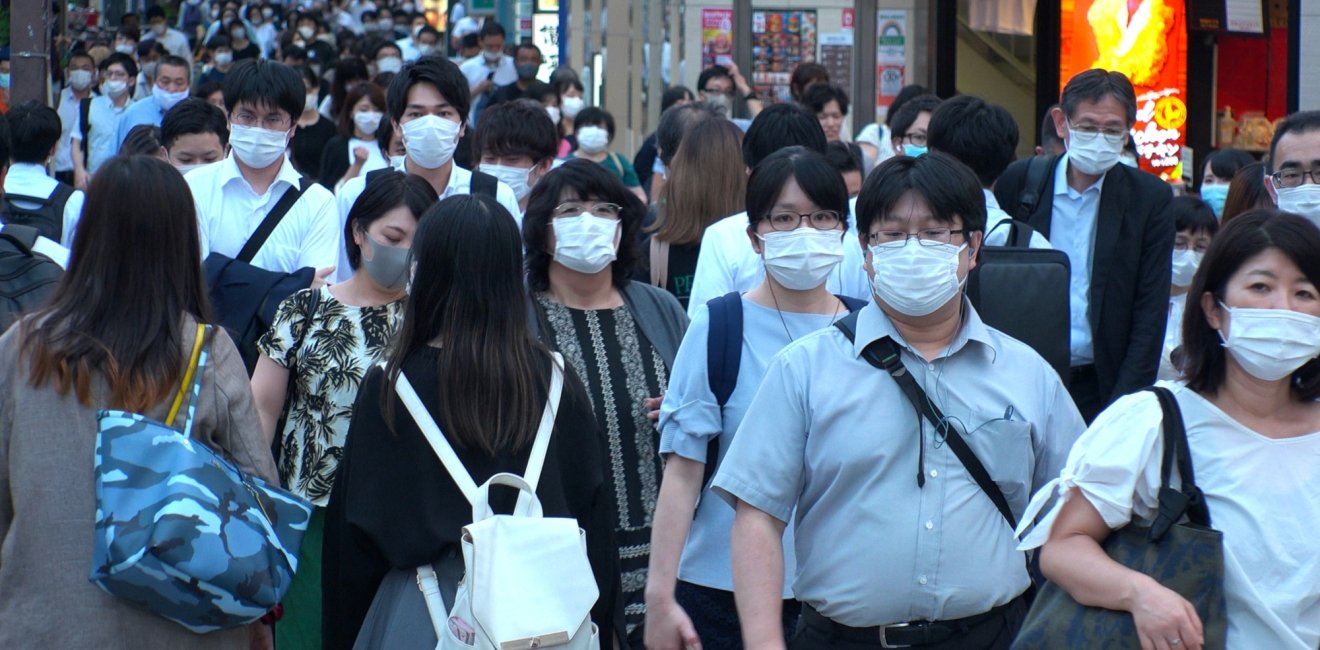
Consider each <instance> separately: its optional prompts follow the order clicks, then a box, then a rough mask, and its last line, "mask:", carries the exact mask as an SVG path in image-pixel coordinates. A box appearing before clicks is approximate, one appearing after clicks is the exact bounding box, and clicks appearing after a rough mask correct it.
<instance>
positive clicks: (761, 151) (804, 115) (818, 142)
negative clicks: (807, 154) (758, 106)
mask: <svg viewBox="0 0 1320 650" xmlns="http://www.w3.org/2000/svg"><path fill="white" fill-rule="evenodd" d="M825 145H826V140H825V131H824V129H821V128H820V120H818V119H816V114H815V113H812V112H811V111H808V110H807V109H806V108H803V107H802V106H801V105H799V104H775V105H773V106H770V107H768V108H766V109H765V110H763V111H761V113H760V114H759V115H757V116H756V119H754V120H752V126H751V127H749V128H748V129H747V135H746V136H744V137H743V148H742V150H743V162H745V163H747V167H748V169H755V168H756V166H757V165H759V164H760V163H761V161H762V160H765V159H766V158H769V157H770V154H773V153H774V152H776V151H779V150H780V149H783V148H784V147H793V146H802V147H806V148H808V149H810V150H812V151H814V152H816V153H818V154H822V155H824V153H825Z"/></svg>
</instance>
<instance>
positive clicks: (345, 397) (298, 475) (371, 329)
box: [257, 287, 403, 508]
mask: <svg viewBox="0 0 1320 650" xmlns="http://www.w3.org/2000/svg"><path fill="white" fill-rule="evenodd" d="M313 291H318V292H319V295H315V296H314V294H313ZM402 316H403V301H402V300H397V301H395V302H392V303H389V304H387V305H382V306H379V307H353V306H351V305H346V304H344V303H342V302H339V300H337V299H336V298H335V297H334V296H332V295H330V289H329V288H328V287H322V288H320V289H316V290H313V289H304V290H302V291H299V292H297V293H295V294H293V295H292V296H289V297H288V298H286V299H285V300H284V302H282V303H280V307H279V310H278V311H277V312H276V314H275V322H274V324H273V325H271V328H270V331H268V332H266V334H265V335H263V336H262V337H261V340H260V341H258V343H257V346H258V347H259V348H260V349H261V352H262V353H264V354H265V355H266V356H268V357H270V359H271V361H274V362H275V363H276V364H279V365H280V366H281V367H284V368H288V369H289V370H290V373H291V377H292V381H291V382H290V386H289V394H288V396H287V397H286V398H285V400H286V401H285V405H286V406H285V414H286V416H285V422H284V429H283V431H280V432H279V438H278V441H279V448H280V455H279V463H278V465H279V472H280V481H281V482H282V483H283V484H284V486H285V487H286V488H288V489H289V490H291V491H292V492H294V493H296V494H299V495H301V496H303V497H304V498H306V499H308V500H309V501H311V502H312V503H313V504H314V505H316V506H318V507H322V508H324V507H325V505H326V503H327V502H328V501H329V500H330V488H331V486H333V485H334V482H335V472H336V471H337V470H338V469H339V459H340V458H342V457H343V447H344V440H345V436H346V435H347V434H348V422H349V420H350V419H351V418H352V416H353V402H354V400H356V399H357V393H358V386H359V385H360V384H361V383H362V378H363V377H364V376H365V375H366V374H367V370H368V369H370V368H371V366H372V364H374V363H376V362H377V361H380V360H381V358H382V357H383V356H384V354H385V350H386V348H387V347H388V346H389V343H390V340H391V339H392V338H393V336H394V332H395V331H396V330H397V329H398V325H399V321H400V320H401V319H402Z"/></svg>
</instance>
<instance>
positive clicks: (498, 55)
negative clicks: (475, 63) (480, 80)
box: [481, 50, 504, 63]
mask: <svg viewBox="0 0 1320 650" xmlns="http://www.w3.org/2000/svg"><path fill="white" fill-rule="evenodd" d="M481 56H483V57H485V59H486V63H499V62H500V59H502V58H504V53H503V52H492V51H490V50H482V51H481Z"/></svg>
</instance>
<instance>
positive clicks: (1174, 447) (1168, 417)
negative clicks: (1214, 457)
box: [1148, 386, 1210, 542]
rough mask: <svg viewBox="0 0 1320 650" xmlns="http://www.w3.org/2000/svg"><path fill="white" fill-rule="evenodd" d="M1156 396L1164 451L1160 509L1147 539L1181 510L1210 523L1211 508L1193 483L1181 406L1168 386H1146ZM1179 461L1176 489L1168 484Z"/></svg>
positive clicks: (1178, 516)
mask: <svg viewBox="0 0 1320 650" xmlns="http://www.w3.org/2000/svg"><path fill="white" fill-rule="evenodd" d="M1148 390H1150V391H1151V392H1153V393H1155V397H1156V398H1157V399H1159V402H1160V410H1161V411H1162V413H1163V424H1162V426H1161V429H1162V435H1163V438H1164V452H1163V455H1162V458H1161V461H1160V495H1159V511H1158V512H1157V513H1156V515H1155V521H1154V522H1152V523H1151V526H1150V541H1152V542H1155V541H1158V540H1159V539H1160V538H1162V537H1164V535H1165V534H1166V533H1168V532H1169V529H1170V528H1172V527H1173V525H1174V524H1176V523H1178V520H1179V519H1182V516H1183V515H1184V514H1186V515H1187V518H1188V520H1189V521H1191V522H1192V523H1193V524H1197V525H1200V526H1205V527H1207V528H1209V527H1210V509H1209V508H1208V507H1207V505H1206V502H1205V496H1204V495H1203V494H1202V493H1201V489H1200V488H1198V487H1197V486H1196V476H1195V474H1194V473H1193V469H1192V456H1191V450H1190V449H1189V447H1188V445H1187V429H1186V427H1185V425H1184V424H1183V418H1182V409H1180V408H1178V400H1177V398H1175V397H1174V396H1173V393H1172V392H1170V391H1169V389H1167V388H1164V387H1161V386H1152V387H1151V388H1149V389H1148ZM1174 463H1177V465H1178V476H1179V478H1180V479H1181V485H1180V486H1179V488H1178V489H1176V490H1175V489H1173V488H1172V487H1170V480H1171V478H1172V474H1173V465H1174Z"/></svg>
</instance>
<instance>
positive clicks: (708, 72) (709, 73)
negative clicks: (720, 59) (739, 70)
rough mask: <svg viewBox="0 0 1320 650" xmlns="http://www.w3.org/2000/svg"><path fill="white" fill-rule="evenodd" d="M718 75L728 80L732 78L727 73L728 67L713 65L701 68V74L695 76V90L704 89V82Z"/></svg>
mask: <svg viewBox="0 0 1320 650" xmlns="http://www.w3.org/2000/svg"><path fill="white" fill-rule="evenodd" d="M720 77H723V78H726V79H729V80H730V81H732V80H733V76H732V75H730V74H729V69H728V68H726V67H724V66H722V65H713V66H711V67H709V68H706V69H705V70H702V71H701V74H700V75H698V76H697V90H700V91H704V90H706V82H708V81H710V80H711V79H716V78H720Z"/></svg>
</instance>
